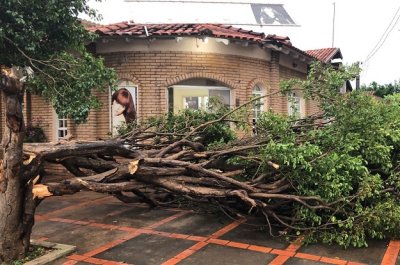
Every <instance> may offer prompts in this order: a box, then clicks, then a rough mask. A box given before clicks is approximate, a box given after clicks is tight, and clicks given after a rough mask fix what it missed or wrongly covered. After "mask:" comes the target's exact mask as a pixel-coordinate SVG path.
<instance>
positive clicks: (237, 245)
mask: <svg viewBox="0 0 400 265" xmlns="http://www.w3.org/2000/svg"><path fill="white" fill-rule="evenodd" d="M227 246H230V247H234V248H243V249H246V248H248V247H249V246H250V245H249V244H243V243H239V242H229V243H228V244H227Z"/></svg>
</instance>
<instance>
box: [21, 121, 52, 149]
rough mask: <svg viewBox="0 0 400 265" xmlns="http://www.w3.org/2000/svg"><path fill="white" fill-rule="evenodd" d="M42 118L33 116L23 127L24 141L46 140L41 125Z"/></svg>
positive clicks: (41, 141)
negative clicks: (24, 127)
mask: <svg viewBox="0 0 400 265" xmlns="http://www.w3.org/2000/svg"><path fill="white" fill-rule="evenodd" d="M41 124H42V118H41V117H38V118H33V119H32V121H31V122H29V123H28V124H27V126H26V129H25V138H24V142H25V143H44V142H46V141H47V138H46V134H45V133H44V130H43V128H42V126H41Z"/></svg>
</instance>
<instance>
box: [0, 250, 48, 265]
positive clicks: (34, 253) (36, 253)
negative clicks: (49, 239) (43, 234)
mask: <svg viewBox="0 0 400 265" xmlns="http://www.w3.org/2000/svg"><path fill="white" fill-rule="evenodd" d="M46 252H47V250H46V249H45V248H43V247H39V246H32V247H31V248H30V250H29V252H28V253H27V255H26V257H25V258H23V259H19V260H15V261H12V262H11V263H2V265H8V264H9V265H22V264H25V263H26V262H28V261H31V260H34V259H36V258H38V257H40V256H43V255H44V254H45V253H46Z"/></svg>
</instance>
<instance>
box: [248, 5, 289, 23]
mask: <svg viewBox="0 0 400 265" xmlns="http://www.w3.org/2000/svg"><path fill="white" fill-rule="evenodd" d="M251 9H252V10H253V14H254V18H255V19H256V21H257V23H258V24H260V25H294V24H295V23H294V21H293V19H292V18H291V17H290V16H289V14H288V13H287V11H286V10H285V8H284V7H283V5H281V4H251Z"/></svg>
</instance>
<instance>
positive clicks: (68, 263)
mask: <svg viewBox="0 0 400 265" xmlns="http://www.w3.org/2000/svg"><path fill="white" fill-rule="evenodd" d="M76 263H78V262H77V261H75V260H69V261H66V262H64V263H63V264H62V265H75V264H76Z"/></svg>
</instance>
